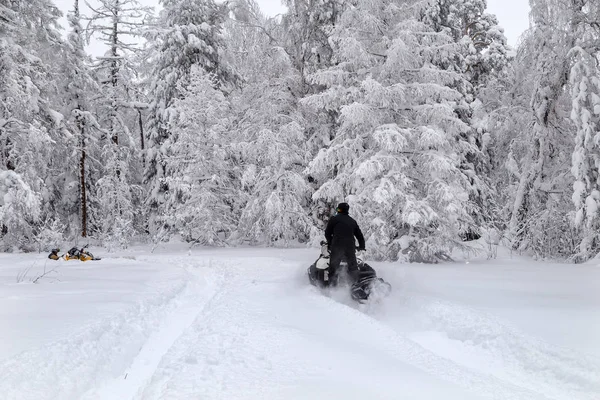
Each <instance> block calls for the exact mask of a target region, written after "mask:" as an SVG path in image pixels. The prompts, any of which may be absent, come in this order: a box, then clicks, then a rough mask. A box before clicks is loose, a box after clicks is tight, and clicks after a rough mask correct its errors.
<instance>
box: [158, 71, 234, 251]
mask: <svg viewBox="0 0 600 400" xmlns="http://www.w3.org/2000/svg"><path fill="white" fill-rule="evenodd" d="M190 68H191V69H190V73H189V76H188V79H187V81H186V82H185V85H186V86H185V87H183V85H184V82H180V84H179V85H180V86H179V87H178V91H179V93H180V94H181V98H176V99H174V101H173V103H172V112H171V114H170V117H171V121H170V122H169V128H170V130H171V132H172V136H171V138H172V139H174V140H173V143H172V144H171V145H170V151H169V153H168V156H167V158H166V161H167V163H166V166H167V167H166V184H167V185H168V187H169V191H168V196H166V199H165V204H164V214H162V215H160V216H159V217H158V219H157V222H159V223H160V224H161V225H163V226H169V227H171V230H172V232H173V233H177V234H180V235H181V237H182V238H183V239H184V240H186V241H188V242H195V243H201V244H208V245H215V244H222V243H223V240H224V239H225V238H227V236H229V234H230V232H231V231H232V230H233V228H234V226H235V223H236V218H235V215H234V213H233V207H232V205H233V203H234V202H235V197H236V196H237V193H236V190H235V188H236V187H235V185H234V184H233V183H232V181H233V178H234V177H235V171H234V165H233V164H232V162H231V157H230V153H231V150H230V143H229V140H230V137H229V135H230V134H229V133H230V131H231V126H230V125H231V110H230V105H229V102H228V101H227V100H226V99H225V96H224V95H223V93H222V92H221V91H220V90H219V86H220V85H219V81H218V78H217V77H216V76H215V75H214V74H210V73H207V72H206V71H205V70H204V69H203V68H202V67H201V66H199V65H192V66H191V67H190ZM175 110H176V112H175Z"/></svg>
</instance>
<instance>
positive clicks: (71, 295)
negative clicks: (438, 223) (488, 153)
mask: <svg viewBox="0 0 600 400" xmlns="http://www.w3.org/2000/svg"><path fill="white" fill-rule="evenodd" d="M92 251H93V252H94V254H96V255H98V256H101V257H103V259H102V260H101V261H94V262H86V263H81V262H78V261H52V260H48V259H47V258H46V255H45V254H36V255H10V254H0V318H2V327H1V328H0V376H1V377H2V379H0V393H2V395H0V397H2V398H3V399H19V400H27V399H35V400H39V399H111V400H114V399H118V400H124V399H228V400H232V399H344V400H346V399H361V400H364V399H366V398H368V399H400V398H403V399H417V400H420V399H444V400H447V399H457V400H458V399H460V400H468V399H498V400H500V399H502V400H507V399H523V400H535V399H565V400H567V399H568V400H579V399H581V400H586V399H589V400H592V399H598V398H600V397H599V396H600V339H599V338H600V315H599V313H600V290H599V287H600V286H599V285H600V267H599V266H597V265H596V264H594V263H589V264H587V265H578V266H573V265H559V264H549V263H538V262H533V261H530V260H527V259H524V258H519V257H511V256H510V255H504V256H502V257H499V258H498V259H497V260H491V261H486V260H470V262H465V261H462V262H456V263H451V264H443V265H437V266H431V265H403V264H388V263H371V262H369V263H370V264H371V265H372V266H373V267H375V268H376V270H377V271H378V274H379V275H381V276H382V277H384V278H385V279H386V280H387V281H389V282H390V283H392V285H393V286H394V292H393V294H392V296H391V297H389V298H387V299H386V300H385V301H384V302H383V303H380V304H373V305H365V306H360V307H359V306H357V305H355V304H354V303H352V301H351V300H350V299H349V296H348V295H347V294H346V293H345V292H343V291H341V290H338V291H335V292H333V293H330V294H329V297H327V296H324V295H322V294H321V293H320V292H319V291H318V290H317V289H316V288H313V287H312V286H310V285H309V284H308V282H307V279H306V276H305V271H306V268H307V267H308V265H309V264H310V263H312V262H313V261H314V260H315V259H316V257H317V254H318V250H315V249H312V250H306V249H302V250H298V249H296V250H274V249H234V250H231V249H230V250H220V249H212V250H206V249H199V250H194V251H192V252H187V251H184V250H181V251H177V250H176V249H173V248H172V249H171V250H162V251H160V252H159V253H158V254H151V253H150V251H149V249H143V248H139V249H136V250H131V251H129V252H128V253H127V254H126V257H117V256H113V255H110V254H102V251H99V250H98V249H92ZM44 266H45V268H46V271H49V270H51V269H53V268H55V270H53V271H52V272H50V273H48V274H47V275H45V276H44V277H42V278H40V279H39V280H38V282H37V283H36V284H33V283H32V282H31V281H32V280H33V279H35V278H36V277H38V276H39V275H40V274H41V272H42V271H43V269H44ZM23 275H25V276H23ZM17 280H19V281H21V282H17Z"/></svg>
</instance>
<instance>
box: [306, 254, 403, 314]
mask: <svg viewBox="0 0 600 400" xmlns="http://www.w3.org/2000/svg"><path fill="white" fill-rule="evenodd" d="M329 257H330V252H329V249H328V248H327V243H325V242H321V254H320V255H319V258H318V259H317V261H315V262H314V263H313V264H312V265H311V266H310V267H308V270H307V273H308V279H309V281H310V283H311V285H313V286H316V287H318V288H320V289H322V288H328V287H337V286H338V285H341V284H343V283H344V281H347V280H349V279H351V278H350V276H349V274H348V263H347V262H346V260H342V262H341V263H340V267H339V269H338V270H337V271H334V270H333V269H332V268H330V266H329ZM356 262H357V265H358V276H356V277H355V278H354V279H352V280H353V282H351V283H352V284H351V286H350V295H351V297H352V299H353V300H354V301H357V302H359V303H365V302H367V300H368V299H369V297H370V296H371V294H375V293H376V294H377V296H378V297H386V296H387V295H389V294H390V292H391V291H392V285H390V284H389V283H388V282H386V281H385V280H383V279H382V278H379V277H378V276H377V273H376V272H375V270H374V269H373V267H371V266H370V265H369V264H367V263H365V262H364V261H363V260H362V259H361V258H360V257H359V256H357V257H356Z"/></svg>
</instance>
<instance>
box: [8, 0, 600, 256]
mask: <svg viewBox="0 0 600 400" xmlns="http://www.w3.org/2000/svg"><path fill="white" fill-rule="evenodd" d="M98 3H99V4H100V5H99V6H98V7H87V6H86V7H85V13H84V12H83V9H84V7H83V6H84V5H85V3H83V2H80V1H79V0H73V6H72V10H71V11H70V12H69V14H68V26H65V27H60V26H59V24H58V20H59V18H61V17H62V15H61V12H60V11H59V10H58V8H57V7H56V6H55V5H54V4H53V2H52V1H51V0H0V250H2V251H32V250H40V249H44V250H46V249H48V248H49V247H51V246H54V245H55V244H56V243H59V242H62V241H67V240H81V238H85V240H96V241H97V243H101V244H102V245H104V246H107V247H108V248H119V247H127V246H128V245H131V244H132V243H135V242H147V243H158V242H162V241H167V240H170V239H173V238H180V239H181V240H183V241H186V242H189V243H191V244H199V245H211V246H229V245H236V244H251V245H260V246H289V245H291V244H297V243H304V244H315V243H318V242H319V241H320V240H322V239H323V228H324V224H325V223H326V222H327V220H328V219H329V217H330V215H331V214H332V212H333V210H334V208H335V206H336V205H337V203H339V202H342V201H345V202H348V203H349V204H350V215H351V216H353V217H354V218H356V220H357V221H358V222H359V224H360V226H361V229H362V231H363V233H364V234H365V238H366V247H367V251H368V254H369V256H370V257H372V258H374V259H378V260H398V259H400V260H405V261H426V262H435V261H436V260H438V259H440V258H444V257H445V255H447V254H449V253H450V252H451V251H452V250H454V249H460V248H462V247H464V246H465V244H466V243H468V242H469V241H471V240H474V239H479V238H486V240H488V241H490V242H494V241H495V242H498V241H501V240H502V241H505V242H506V243H509V245H510V246H511V247H512V249H514V250H515V251H520V252H524V253H527V254H531V255H534V256H536V257H539V258H554V259H562V260H568V261H570V262H583V261H586V260H588V259H590V258H593V257H595V256H596V255H597V254H598V253H599V252H600V229H599V228H600V214H599V205H600V187H599V186H600V175H599V169H600V66H599V63H600V2H598V1H592V0H529V3H530V6H531V13H530V25H531V27H530V29H529V30H528V31H526V32H525V33H524V35H523V36H522V37H521V39H520V42H519V45H518V47H517V48H512V47H510V46H509V45H508V44H507V40H506V38H505V36H504V34H503V29H502V27H501V26H499V24H498V21H497V18H496V17H495V16H494V15H491V14H489V13H487V12H486V1H485V0H285V5H286V6H287V8H288V11H287V12H286V13H285V14H283V15H279V16H277V17H272V18H268V17H266V16H265V15H263V14H262V13H261V11H260V9H259V6H258V5H257V3H255V2H254V1H253V0H228V1H225V2H215V1H213V0H162V1H161V10H160V12H157V13H155V12H154V11H153V10H152V9H149V8H146V7H142V6H140V5H139V4H138V3H137V2H136V1H135V0H100V1H99V2H98ZM91 38H97V39H99V40H102V41H103V42H104V43H105V44H106V48H107V52H106V53H105V54H104V55H103V56H102V57H91V56H90V55H88V54H87V53H86V51H85V48H86V44H87V43H88V42H89V41H90V40H91Z"/></svg>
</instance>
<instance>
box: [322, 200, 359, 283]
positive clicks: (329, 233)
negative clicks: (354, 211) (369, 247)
mask: <svg viewBox="0 0 600 400" xmlns="http://www.w3.org/2000/svg"><path fill="white" fill-rule="evenodd" d="M349 210H350V206H349V205H348V203H340V204H339V205H338V206H337V208H336V211H337V214H336V215H334V216H333V217H331V218H330V219H329V222H328V223H327V227H326V228H325V239H326V240H327V247H328V248H329V250H330V251H331V256H330V262H329V265H330V267H331V269H332V270H333V271H337V269H338V268H339V266H340V262H341V261H342V260H343V259H346V262H347V263H348V274H349V275H350V277H351V278H352V280H356V279H357V278H358V265H357V262H356V250H357V248H356V244H355V242H354V238H355V237H356V239H358V250H359V251H360V250H365V238H364V236H363V234H362V232H361V230H360V228H359V227H358V223H357V222H356V221H355V220H354V219H353V218H352V217H350V216H349V215H348V211H349Z"/></svg>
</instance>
